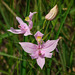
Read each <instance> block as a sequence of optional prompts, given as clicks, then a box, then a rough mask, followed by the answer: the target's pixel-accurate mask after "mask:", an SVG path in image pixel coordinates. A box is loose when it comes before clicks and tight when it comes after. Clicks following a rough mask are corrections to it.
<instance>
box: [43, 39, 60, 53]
mask: <svg viewBox="0 0 75 75" xmlns="http://www.w3.org/2000/svg"><path fill="white" fill-rule="evenodd" d="M58 41H59V39H57V40H48V41H47V42H46V43H44V45H43V48H42V50H43V51H46V52H52V51H53V50H54V49H55V48H56V46H57V43H58Z"/></svg>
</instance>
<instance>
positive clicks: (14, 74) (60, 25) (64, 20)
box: [0, 0, 75, 75]
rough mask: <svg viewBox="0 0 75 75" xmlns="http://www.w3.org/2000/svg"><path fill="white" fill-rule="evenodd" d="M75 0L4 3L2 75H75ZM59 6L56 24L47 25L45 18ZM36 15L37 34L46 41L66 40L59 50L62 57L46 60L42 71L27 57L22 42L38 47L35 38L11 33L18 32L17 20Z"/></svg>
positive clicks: (0, 3)
mask: <svg viewBox="0 0 75 75" xmlns="http://www.w3.org/2000/svg"><path fill="white" fill-rule="evenodd" d="M74 2H75V1H74V0H0V75H75V73H74V72H75V62H74V61H75V57H74V56H75V8H74ZM56 4H57V5H58V10H59V12H58V15H57V17H56V18H55V19H54V20H53V21H46V23H44V20H45V19H44V17H45V15H46V14H47V13H48V12H49V11H50V9H51V8H52V7H54V6H55V5H56ZM30 11H31V12H34V11H36V12H37V14H35V15H34V17H33V29H32V30H31V32H32V33H33V34H35V33H36V31H38V30H40V31H41V32H42V33H44V37H43V40H44V41H47V40H48V39H49V40H50V39H52V40H53V39H57V38H58V37H59V36H61V37H62V39H61V40H60V41H59V44H58V46H57V48H58V50H59V53H57V52H56V51H54V52H53V57H52V58H51V59H48V58H47V59H46V63H45V66H44V68H43V69H42V70H41V69H40V68H39V66H38V65H37V63H36V60H32V59H31V57H30V56H29V55H28V54H27V53H25V52H24V51H23V50H22V48H21V46H20V45H19V44H18V42H19V41H29V42H32V43H36V40H35V38H34V37H33V36H27V37H24V36H23V35H15V34H12V33H10V32H8V31H7V30H8V29H9V28H10V27H14V28H17V27H18V22H17V20H16V18H15V17H16V16H19V17H21V18H22V19H23V20H24V19H25V17H26V16H28V15H29V12H30Z"/></svg>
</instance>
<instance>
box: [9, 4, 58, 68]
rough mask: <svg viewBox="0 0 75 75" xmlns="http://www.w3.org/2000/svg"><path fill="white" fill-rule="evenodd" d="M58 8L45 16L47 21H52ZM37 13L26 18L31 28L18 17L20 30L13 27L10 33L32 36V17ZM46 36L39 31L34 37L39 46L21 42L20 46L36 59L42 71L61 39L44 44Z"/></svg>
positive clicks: (55, 7) (54, 8)
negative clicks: (46, 59) (46, 60)
mask: <svg viewBox="0 0 75 75" xmlns="http://www.w3.org/2000/svg"><path fill="white" fill-rule="evenodd" d="M57 12H58V8H57V5H55V6H54V7H53V8H52V9H51V10H50V12H49V13H48V14H47V15H46V16H45V19H47V20H52V19H54V18H55V16H56V15H57ZM35 13H36V12H33V13H32V12H30V14H29V17H26V18H25V20H26V21H27V22H28V23H29V26H28V25H27V24H26V23H24V22H23V21H22V19H21V18H20V17H16V19H17V21H18V22H19V25H18V28H20V29H14V28H13V27H11V28H10V29H9V30H8V31H10V32H12V33H14V34H24V36H28V35H32V33H31V32H30V30H31V29H32V27H33V22H32V17H33V15H34V14H35ZM43 35H44V34H42V33H41V32H40V31H37V32H36V33H35V35H34V37H35V39H36V41H37V45H36V44H33V43H29V42H19V44H20V45H21V46H22V48H23V49H24V51H25V52H27V53H29V54H30V56H31V58H32V59H36V61H37V64H38V65H39V66H40V68H41V69H42V68H43V66H44V64H45V57H47V58H51V57H52V51H53V50H55V49H56V46H57V44H58V41H59V38H58V39H57V40H48V41H46V42H44V41H43V40H42V37H43Z"/></svg>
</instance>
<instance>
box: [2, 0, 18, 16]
mask: <svg viewBox="0 0 75 75" xmlns="http://www.w3.org/2000/svg"><path fill="white" fill-rule="evenodd" d="M1 2H2V4H3V5H4V6H5V7H6V8H7V9H8V10H9V11H10V12H11V13H12V14H13V15H14V16H15V17H16V16H17V15H16V14H15V13H14V12H13V11H12V9H11V8H10V7H9V6H8V5H7V4H6V3H5V2H4V1H3V0H1Z"/></svg>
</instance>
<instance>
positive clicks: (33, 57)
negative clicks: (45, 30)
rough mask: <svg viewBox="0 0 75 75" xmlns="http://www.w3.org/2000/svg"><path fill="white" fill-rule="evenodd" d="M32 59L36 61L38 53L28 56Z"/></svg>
mask: <svg viewBox="0 0 75 75" xmlns="http://www.w3.org/2000/svg"><path fill="white" fill-rule="evenodd" d="M30 56H31V58H32V59H36V58H38V57H39V54H38V51H36V52H35V53H33V54H31V55H30Z"/></svg>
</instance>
